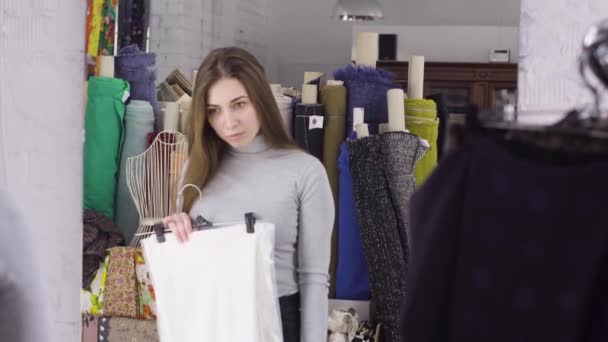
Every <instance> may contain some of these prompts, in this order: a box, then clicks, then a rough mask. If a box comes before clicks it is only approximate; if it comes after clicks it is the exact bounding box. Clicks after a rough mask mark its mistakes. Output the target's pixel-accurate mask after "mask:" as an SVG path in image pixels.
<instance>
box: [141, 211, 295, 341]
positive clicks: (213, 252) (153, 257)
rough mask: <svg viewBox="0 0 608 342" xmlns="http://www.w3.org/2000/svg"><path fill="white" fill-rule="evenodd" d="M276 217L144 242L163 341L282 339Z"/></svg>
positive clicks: (152, 238)
mask: <svg viewBox="0 0 608 342" xmlns="http://www.w3.org/2000/svg"><path fill="white" fill-rule="evenodd" d="M274 234H275V227H274V225H273V224H270V223H256V225H255V233H252V234H248V233H247V232H246V226H245V224H235V225H233V226H227V227H222V228H217V229H209V230H203V231H196V232H194V233H193V234H191V236H190V240H189V241H188V242H186V243H183V244H180V243H179V242H177V240H176V239H175V237H174V236H173V234H166V241H165V242H162V243H159V242H158V241H157V240H156V237H155V236H151V237H149V238H147V239H145V240H143V241H142V246H143V250H144V256H145V260H146V264H147V265H148V267H149V270H150V273H151V279H152V283H153V286H154V290H155V293H156V305H157V324H158V331H159V335H160V341H162V342H176V341H179V342H195V341H196V342H199V341H216V342H233V341H250V342H282V341H283V332H282V327H281V318H280V311H279V310H280V309H279V303H278V297H277V289H276V281H275V275H274V255H273V253H274V252H273V250H274Z"/></svg>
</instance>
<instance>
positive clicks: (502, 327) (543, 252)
mask: <svg viewBox="0 0 608 342" xmlns="http://www.w3.org/2000/svg"><path fill="white" fill-rule="evenodd" d="M473 140H474V141H472V143H471V144H467V145H465V146H463V147H462V149H461V150H459V151H457V152H455V153H453V154H450V155H447V156H446V157H445V159H443V160H442V162H441V163H440V164H439V166H438V168H437V169H436V170H435V172H434V173H433V174H432V175H431V176H430V177H429V178H428V180H427V181H426V182H425V184H424V185H423V186H422V187H421V188H420V189H419V190H418V191H417V192H416V193H415V194H414V196H413V198H412V200H411V206H410V218H411V225H410V232H411V234H410V238H411V240H410V241H411V244H410V262H409V272H408V276H407V284H408V291H407V293H406V296H405V299H404V302H403V305H402V316H401V319H402V324H401V326H402V328H403V329H402V340H403V341H416V342H430V341H442V342H451V341H467V342H477V341H479V342H481V341H483V342H487V341H560V342H561V341H564V342H574V341H577V342H578V341H582V342H591V341H607V340H608V295H607V294H606V291H607V290H606V289H608V229H607V225H606V222H607V219H608V217H607V216H606V208H608V180H607V178H606V175H607V174H608V161H602V162H587V163H579V164H574V165H572V164H571V165H553V164H550V163H546V162H540V161H537V160H534V159H533V158H524V157H521V156H520V155H519V154H516V153H515V151H514V150H512V149H511V148H507V147H506V146H507V145H498V144H497V143H496V142H495V141H493V140H492V139H489V138H484V137H476V138H475V139H473ZM548 153H549V152H548ZM607 159H608V158H607Z"/></svg>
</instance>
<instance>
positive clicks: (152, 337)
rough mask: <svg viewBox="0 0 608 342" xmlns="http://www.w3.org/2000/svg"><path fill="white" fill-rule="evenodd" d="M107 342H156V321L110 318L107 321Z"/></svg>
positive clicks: (157, 338) (157, 339)
mask: <svg viewBox="0 0 608 342" xmlns="http://www.w3.org/2000/svg"><path fill="white" fill-rule="evenodd" d="M107 341H108V342H123V341H124V342H158V341H159V337H158V331H157V328H156V321H142V320H137V319H132V318H124V317H111V318H109V319H108V339H107Z"/></svg>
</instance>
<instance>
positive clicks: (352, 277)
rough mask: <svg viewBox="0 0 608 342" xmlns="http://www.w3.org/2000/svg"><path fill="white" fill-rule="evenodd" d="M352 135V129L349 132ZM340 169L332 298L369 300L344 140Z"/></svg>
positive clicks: (368, 287)
mask: <svg viewBox="0 0 608 342" xmlns="http://www.w3.org/2000/svg"><path fill="white" fill-rule="evenodd" d="M351 137H352V138H354V137H355V136H354V133H353V134H352V135H351ZM338 170H339V172H340V187H339V196H338V197H339V198H338V203H339V209H338V265H337V269H336V277H335V278H334V279H335V286H336V298H337V299H346V300H369V299H370V298H371V293H370V285H369V274H368V272H367V264H366V261H365V256H364V253H363V246H362V244H361V233H360V229H359V224H358V223H357V213H356V211H355V199H354V197H353V180H352V177H351V173H350V161H349V156H348V149H347V147H346V142H344V143H342V144H341V145H340V156H339V159H338Z"/></svg>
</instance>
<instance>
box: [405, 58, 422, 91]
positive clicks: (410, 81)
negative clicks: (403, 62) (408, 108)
mask: <svg viewBox="0 0 608 342" xmlns="http://www.w3.org/2000/svg"><path fill="white" fill-rule="evenodd" d="M407 69H408V77H407V96H408V98H410V99H421V98H423V91H424V56H411V57H410V60H409V63H408V68H407Z"/></svg>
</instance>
